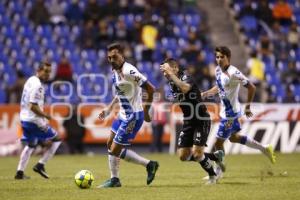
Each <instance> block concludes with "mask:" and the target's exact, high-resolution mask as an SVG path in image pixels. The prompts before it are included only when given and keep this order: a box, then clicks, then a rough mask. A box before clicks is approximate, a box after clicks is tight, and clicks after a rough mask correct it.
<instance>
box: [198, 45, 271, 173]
mask: <svg viewBox="0 0 300 200" xmlns="http://www.w3.org/2000/svg"><path fill="white" fill-rule="evenodd" d="M215 57H216V62H217V67H216V70H215V76H216V86H214V87H213V88H211V89H210V90H208V91H205V92H203V93H202V94H201V95H202V97H203V98H206V97H209V96H213V95H216V94H217V93H218V94H219V97H220V100H221V110H220V117H221V121H220V125H219V130H218V132H217V136H216V137H217V140H216V143H215V148H216V149H218V150H220V149H222V150H224V147H223V145H224V142H225V140H227V139H229V140H230V141H231V142H233V143H240V144H243V145H246V146H248V147H250V148H254V149H258V150H260V151H261V152H262V153H264V154H265V155H266V156H267V157H268V158H269V159H270V161H271V162H272V163H275V155H274V151H273V148H272V146H271V145H262V144H260V143H259V142H257V141H255V140H253V139H251V138H249V137H247V136H245V135H240V134H239V131H240V130H241V125H240V122H239V118H240V117H241V116H242V115H243V111H242V107H241V105H240V102H239V100H238V94H239V89H240V85H241V84H242V85H243V86H244V87H245V88H247V90H248V97H247V102H246V106H245V110H244V114H245V115H246V117H248V118H250V117H252V116H253V114H252V111H251V107H250V105H251V102H252V100H253V97H254V95H255V86H254V85H253V84H252V83H251V82H250V81H249V80H248V78H246V77H245V76H244V75H243V73H242V72H240V71H239V70H238V69H237V68H236V67H234V66H233V65H230V57H231V52H230V49H229V48H228V47H225V46H220V47H216V49H215ZM218 164H219V165H220V167H221V168H222V171H223V172H224V171H225V165H224V163H218Z"/></svg>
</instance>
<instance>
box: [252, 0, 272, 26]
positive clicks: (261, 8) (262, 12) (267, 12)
mask: <svg viewBox="0 0 300 200" xmlns="http://www.w3.org/2000/svg"><path fill="white" fill-rule="evenodd" d="M256 17H257V18H258V19H260V20H262V21H264V22H265V23H266V24H267V25H268V26H270V27H271V26H272V24H273V22H274V18H273V13H272V10H271V9H270V7H269V3H268V0H260V1H258V6H257V8H256Z"/></svg>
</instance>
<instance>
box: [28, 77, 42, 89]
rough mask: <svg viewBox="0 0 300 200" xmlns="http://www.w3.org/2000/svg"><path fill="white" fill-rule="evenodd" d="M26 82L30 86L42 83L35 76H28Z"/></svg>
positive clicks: (38, 85) (37, 85)
mask: <svg viewBox="0 0 300 200" xmlns="http://www.w3.org/2000/svg"><path fill="white" fill-rule="evenodd" d="M26 82H27V84H29V85H31V86H32V87H40V86H41V85H42V83H41V81H40V79H39V78H38V77H37V76H31V77H29V79H28V80H27V81H26Z"/></svg>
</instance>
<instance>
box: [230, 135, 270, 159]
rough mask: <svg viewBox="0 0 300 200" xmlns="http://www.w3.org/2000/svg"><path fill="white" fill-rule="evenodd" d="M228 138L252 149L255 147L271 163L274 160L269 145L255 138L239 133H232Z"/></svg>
mask: <svg viewBox="0 0 300 200" xmlns="http://www.w3.org/2000/svg"><path fill="white" fill-rule="evenodd" d="M229 140H230V142H232V143H240V144H243V145H246V146H247V147H250V148H252V149H257V150H259V151H261V152H262V153H263V154H264V155H266V156H267V157H268V158H269V159H270V161H271V162H272V163H273V164H274V163H275V162H276V156H275V153H274V150H273V147H272V146H271V145H263V144H261V143H259V142H257V141H256V140H254V139H252V138H249V137H247V136H246V135H240V134H239V133H234V134H232V135H231V137H230V138H229Z"/></svg>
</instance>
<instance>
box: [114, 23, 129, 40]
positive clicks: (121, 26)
mask: <svg viewBox="0 0 300 200" xmlns="http://www.w3.org/2000/svg"><path fill="white" fill-rule="evenodd" d="M128 35H129V34H128V31H127V27H126V24H125V21H124V19H121V18H119V19H118V20H117V21H116V28H115V30H114V40H117V41H121V42H122V41H128V39H129V36H128Z"/></svg>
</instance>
